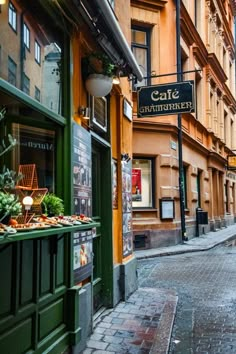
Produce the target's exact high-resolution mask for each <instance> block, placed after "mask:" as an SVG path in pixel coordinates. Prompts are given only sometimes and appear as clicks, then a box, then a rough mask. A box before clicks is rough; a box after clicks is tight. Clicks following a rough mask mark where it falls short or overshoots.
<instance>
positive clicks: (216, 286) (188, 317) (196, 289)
mask: <svg viewBox="0 0 236 354" xmlns="http://www.w3.org/2000/svg"><path fill="white" fill-rule="evenodd" d="M228 246H229V247H226V246H219V247H217V248H214V249H212V250H209V251H205V252H199V253H189V254H181V255H174V256H173V255H172V256H170V257H161V258H160V257H158V258H155V259H154V258H153V259H148V260H143V261H139V280H140V287H142V286H145V287H148V286H149V287H150V286H151V287H153V288H166V289H175V290H176V292H177V294H178V306H177V314H176V318H175V323H174V327H173V332H172V340H171V345H170V351H169V354H195V353H196V354H217V353H222V354H228V353H231V354H236V247H232V246H230V245H228Z"/></svg>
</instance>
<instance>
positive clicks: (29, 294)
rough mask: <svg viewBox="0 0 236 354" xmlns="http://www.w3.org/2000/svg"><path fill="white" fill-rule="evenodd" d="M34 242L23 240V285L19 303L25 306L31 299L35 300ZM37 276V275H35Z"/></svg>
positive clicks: (21, 274)
mask: <svg viewBox="0 0 236 354" xmlns="http://www.w3.org/2000/svg"><path fill="white" fill-rule="evenodd" d="M33 246H34V242H33V241H32V240H29V241H25V242H21V248H22V249H21V262H20V263H21V272H20V277H21V287H20V301H19V305H20V306H23V305H25V304H27V303H29V302H30V301H33V287H34V281H33V280H34V277H33V270H34V267H32V265H33V264H34V257H35V254H34V250H33ZM35 276H36V275H35Z"/></svg>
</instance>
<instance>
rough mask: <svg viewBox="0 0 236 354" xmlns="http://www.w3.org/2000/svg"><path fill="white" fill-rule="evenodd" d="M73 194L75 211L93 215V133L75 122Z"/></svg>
mask: <svg viewBox="0 0 236 354" xmlns="http://www.w3.org/2000/svg"><path fill="white" fill-rule="evenodd" d="M72 148H73V154H72V158H73V187H74V188H73V194H74V213H75V214H84V215H86V216H89V217H91V216H92V162H91V156H92V151H91V135H90V133H89V132H87V131H86V130H85V129H84V128H83V127H81V126H80V125H79V124H76V123H75V124H73V147H72Z"/></svg>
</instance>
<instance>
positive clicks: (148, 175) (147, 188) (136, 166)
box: [132, 159, 153, 208]
mask: <svg viewBox="0 0 236 354" xmlns="http://www.w3.org/2000/svg"><path fill="white" fill-rule="evenodd" d="M152 165H153V160H152V159H133V166H132V167H133V168H132V206H133V208H152V207H153V179H152V173H153V172H152V171H153V166H152Z"/></svg>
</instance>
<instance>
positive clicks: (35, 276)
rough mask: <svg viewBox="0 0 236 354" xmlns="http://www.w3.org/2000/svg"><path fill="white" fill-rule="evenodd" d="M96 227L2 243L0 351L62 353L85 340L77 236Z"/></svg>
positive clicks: (34, 234)
mask: <svg viewBox="0 0 236 354" xmlns="http://www.w3.org/2000/svg"><path fill="white" fill-rule="evenodd" d="M96 226H98V225H97V224H96V223H92V224H89V225H81V226H73V227H63V228H60V229H59V230H58V229H50V230H42V231H32V232H25V233H18V234H17V235H16V234H15V235H13V236H10V237H8V238H6V239H3V238H1V239H0V276H1V291H0V333H1V334H0V353H4V354H21V353H47V352H48V353H62V352H63V351H64V350H65V349H66V348H68V346H70V345H75V344H76V343H78V342H79V341H80V332H81V328H80V324H79V310H78V304H79V299H78V296H79V295H78V294H79V290H80V289H81V287H79V286H75V285H74V275H73V257H72V255H73V234H74V232H76V231H80V230H87V229H90V228H92V227H96Z"/></svg>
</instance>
